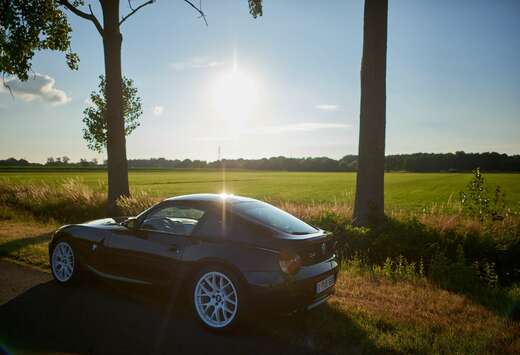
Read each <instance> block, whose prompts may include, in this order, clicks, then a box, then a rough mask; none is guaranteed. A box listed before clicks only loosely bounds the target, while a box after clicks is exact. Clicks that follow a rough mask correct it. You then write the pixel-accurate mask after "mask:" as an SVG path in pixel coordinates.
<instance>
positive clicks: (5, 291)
mask: <svg viewBox="0 0 520 355" xmlns="http://www.w3.org/2000/svg"><path fill="white" fill-rule="evenodd" d="M51 278H52V277H51V275H50V274H49V273H46V272H43V271H40V270H38V269H35V268H31V267H28V266H24V265H20V264H18V263H14V262H11V261H7V260H2V259H0V305H1V304H3V303H5V302H7V301H9V300H11V299H13V298H15V297H16V296H18V295H20V294H21V293H23V292H25V291H27V290H28V289H30V288H31V287H33V286H36V285H39V284H41V283H44V282H47V281H49V280H51Z"/></svg>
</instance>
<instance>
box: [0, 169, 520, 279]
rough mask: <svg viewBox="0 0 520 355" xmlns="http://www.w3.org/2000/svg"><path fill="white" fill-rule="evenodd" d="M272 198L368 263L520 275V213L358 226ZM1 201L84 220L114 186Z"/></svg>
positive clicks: (148, 199) (4, 187)
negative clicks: (397, 262) (497, 217)
mask: <svg viewBox="0 0 520 355" xmlns="http://www.w3.org/2000/svg"><path fill="white" fill-rule="evenodd" d="M159 200H160V198H157V197H152V196H150V195H149V194H148V193H146V192H145V191H142V190H138V191H134V192H133V194H132V196H131V197H124V198H121V199H120V200H119V201H118V206H119V208H120V210H121V215H126V216H132V215H136V214H138V213H139V212H141V211H143V210H144V209H146V208H148V207H149V206H151V205H153V204H154V203H156V202H158V201H159ZM269 202H271V203H273V204H275V205H277V206H279V207H280V208H282V209H284V210H286V211H288V212H289V213H292V214H294V215H296V216H298V217H300V218H302V219H303V220H306V221H308V222H309V223H312V224H314V225H317V226H319V227H321V228H323V229H326V230H329V231H331V232H333V233H334V234H335V235H336V237H337V240H338V246H339V249H338V250H339V255H340V257H341V258H342V259H344V260H349V259H352V258H353V257H354V256H359V257H362V258H363V260H364V261H365V262H366V263H368V264H371V265H384V264H385V262H387V260H388V258H390V259H391V260H395V259H396V258H399V257H403V258H404V259H406V260H407V262H409V263H414V265H419V263H420V262H422V263H424V267H425V269H427V270H426V271H428V272H429V270H430V269H431V266H432V265H437V264H438V263H437V264H435V261H437V262H438V261H439V260H444V259H445V264H450V265H462V264H464V265H465V266H467V267H469V268H473V269H476V271H478V272H479V273H485V272H488V274H489V273H490V272H489V270H490V268H491V266H492V269H493V272H494V273H496V275H497V276H498V280H497V283H501V284H511V283H512V282H516V281H520V218H519V216H517V215H514V214H510V215H508V216H506V217H505V218H504V219H502V220H498V221H483V220H481V219H479V218H476V217H471V216H467V215H465V214H464V213H463V210H462V209H461V208H459V209H454V205H452V204H454V202H450V201H448V203H447V204H446V208H445V209H443V208H441V207H440V206H437V207H435V208H428V209H424V210H423V211H421V212H414V211H407V210H390V211H387V216H388V218H387V221H386V222H385V223H383V224H382V225H380V226H377V227H374V228H356V227H354V226H352V224H351V222H352V205H351V204H347V203H344V202H330V203H312V202H311V203H306V204H305V203H294V202H287V201H282V200H271V201H269ZM0 207H2V208H4V209H5V208H9V209H15V210H17V211H19V212H20V213H24V214H28V215H31V216H33V217H35V218H38V219H43V220H54V221H56V222H58V223H76V222H83V221H86V220H90V219H95V218H102V217H104V216H106V185H104V184H98V185H97V186H94V187H90V186H88V185H86V184H85V183H83V181H82V180H81V179H79V178H73V179H67V180H64V181H63V182H62V183H61V185H48V184H46V183H43V182H42V183H31V184H16V183H12V182H10V181H9V180H2V181H0ZM2 215H3V214H2V213H0V218H2ZM461 255H462V258H463V259H464V260H463V261H461V260H462V259H461ZM443 258H444V259H443ZM457 263H458V264H457ZM461 263H462V264H461ZM441 269H442V268H441ZM442 270H444V271H441V273H442V272H444V273H450V272H451V273H456V274H457V273H462V272H463V271H464V272H465V271H466V269H461V268H459V269H456V268H455V269H450V268H444V269H442ZM486 270H487V271H486ZM471 282H472V281H469V283H470V284H471ZM457 283H460V282H458V281H457Z"/></svg>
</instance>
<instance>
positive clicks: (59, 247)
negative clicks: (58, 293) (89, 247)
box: [52, 242, 74, 282]
mask: <svg viewBox="0 0 520 355" xmlns="http://www.w3.org/2000/svg"><path fill="white" fill-rule="evenodd" d="M52 273H53V274H54V276H55V277H56V279H57V280H58V281H60V282H67V281H69V280H70V279H71V277H72V275H73V273H74V252H73V251H72V247H71V246H70V245H69V243H67V242H59V243H58V244H56V246H55V247H54V250H53V251H52Z"/></svg>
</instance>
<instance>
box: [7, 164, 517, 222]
mask: <svg viewBox="0 0 520 355" xmlns="http://www.w3.org/2000/svg"><path fill="white" fill-rule="evenodd" d="M69 178H80V179H81V180H82V181H83V182H84V183H85V184H87V185H89V186H93V187H95V186H98V185H100V184H106V173H105V172H102V171H79V172H78V171H57V172H56V171H55V172H52V171H50V172H43V171H41V172H40V171H31V172H28V171H16V170H15V171H12V170H10V171H0V180H3V179H8V180H9V181H10V182H13V183H40V182H44V183H46V184H50V185H53V184H56V185H58V184H60V183H62V182H63V181H64V180H65V179H69ZM485 178H486V180H487V182H488V183H489V184H490V186H492V187H493V186H496V185H500V186H501V188H502V190H503V191H504V192H505V194H506V200H507V201H508V205H509V206H510V207H511V209H512V210H513V211H516V212H518V211H520V174H508V173H490V174H485ZM470 179H471V174H469V173H387V174H386V176H385V202H386V206H387V208H389V209H392V210H416V211H420V210H422V209H445V208H448V209H449V208H453V207H456V206H457V203H458V199H459V192H460V191H461V190H463V189H464V187H465V186H466V184H467V183H468V182H469V181H470ZM355 181H356V174H355V173H341V172H338V173H321V172H259V171H229V172H226V173H225V174H224V175H223V174H222V173H221V172H219V171H193V170H189V171H164V170H144V171H131V172H130V186H131V189H132V190H134V191H136V190H145V191H146V192H148V193H149V194H151V195H152V196H158V197H167V196H175V195H180V194H189V193H200V192H222V191H227V192H230V193H234V194H240V195H245V196H251V197H255V198H260V199H267V200H275V201H287V202H297V203H312V202H316V203H321V202H340V203H345V202H346V203H352V202H353V200H354V194H355Z"/></svg>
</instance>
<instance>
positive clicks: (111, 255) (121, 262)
mask: <svg viewBox="0 0 520 355" xmlns="http://www.w3.org/2000/svg"><path fill="white" fill-rule="evenodd" d="M204 215H205V211H204V210H203V209H201V208H200V207H198V206H197V207H196V206H191V205H189V204H185V203H184V204H179V203H175V202H168V201H167V202H164V203H163V204H161V205H159V206H157V207H156V208H154V209H152V210H151V211H150V212H149V213H148V214H147V215H145V216H144V217H143V218H142V220H141V221H140V223H139V226H138V227H137V228H136V229H133V230H127V231H122V232H120V233H113V234H112V235H111V236H110V238H107V239H106V240H105V250H106V253H107V257H106V259H105V268H106V270H107V273H109V274H110V275H112V276H114V277H115V278H119V279H120V280H121V281H127V282H133V283H140V284H160V285H167V284H171V283H172V282H173V281H174V280H175V276H176V273H177V272H178V268H179V265H180V263H181V262H182V253H183V251H184V249H185V248H186V247H188V246H189V245H191V244H193V243H194V241H193V239H192V238H190V236H191V233H192V231H193V229H194V228H195V226H196V225H197V224H198V223H199V221H200V220H201V219H202V218H203V217H204Z"/></svg>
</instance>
